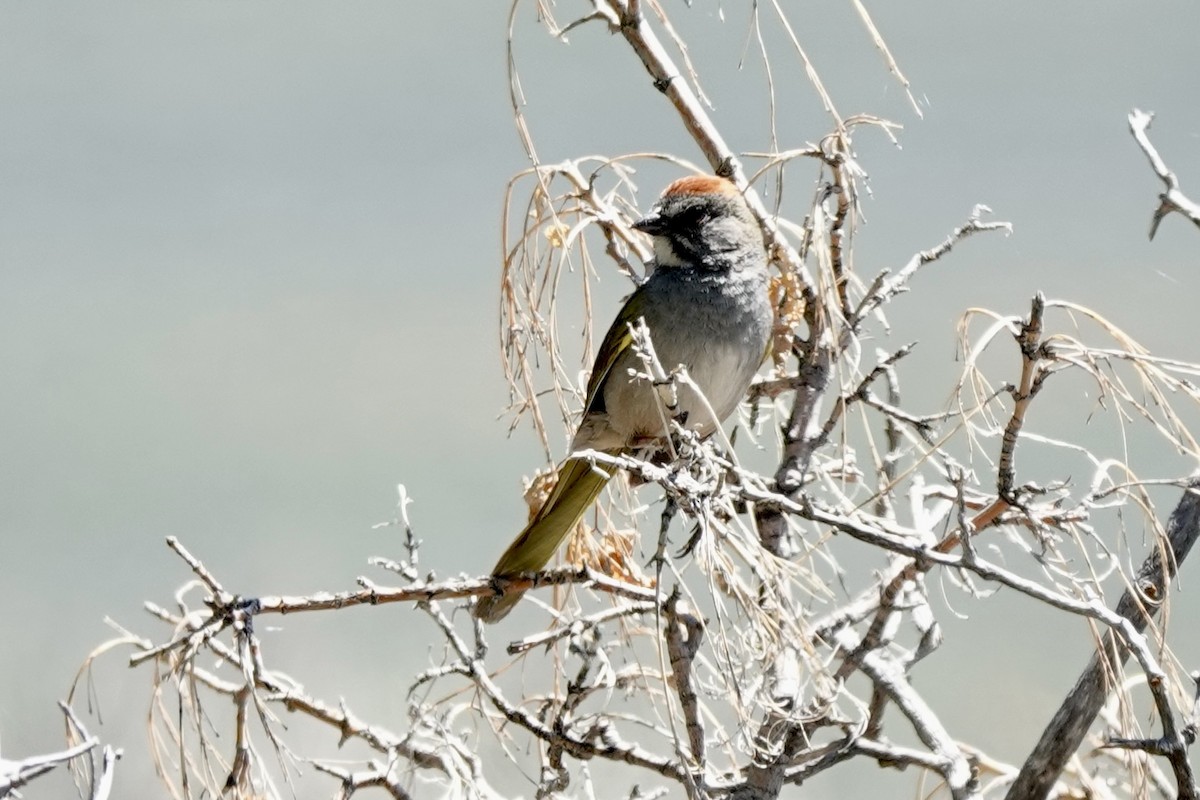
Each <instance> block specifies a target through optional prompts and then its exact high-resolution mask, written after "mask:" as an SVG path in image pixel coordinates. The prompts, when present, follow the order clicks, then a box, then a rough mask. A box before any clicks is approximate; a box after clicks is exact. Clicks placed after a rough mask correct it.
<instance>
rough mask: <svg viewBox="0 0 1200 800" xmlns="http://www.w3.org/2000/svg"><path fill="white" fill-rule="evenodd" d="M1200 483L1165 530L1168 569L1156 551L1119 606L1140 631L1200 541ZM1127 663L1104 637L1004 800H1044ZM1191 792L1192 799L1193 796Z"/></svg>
mask: <svg viewBox="0 0 1200 800" xmlns="http://www.w3.org/2000/svg"><path fill="white" fill-rule="evenodd" d="M1198 489H1200V479H1195V478H1194V479H1193V480H1192V481H1191V482H1189V483H1188V485H1187V487H1186V490H1185V492H1184V495H1183V498H1182V499H1181V500H1180V501H1179V504H1178V505H1177V506H1176V507H1175V511H1174V512H1173V513H1172V514H1171V520H1170V522H1169V523H1168V524H1167V544H1168V545H1169V546H1170V552H1169V553H1167V554H1166V556H1167V558H1166V560H1165V563H1164V558H1163V555H1164V553H1163V550H1162V549H1159V548H1156V549H1155V550H1154V552H1152V553H1151V554H1150V556H1149V557H1148V558H1147V559H1146V561H1145V562H1144V563H1143V564H1142V568H1141V570H1140V571H1139V573H1138V579H1137V582H1136V584H1135V589H1136V592H1134V591H1129V590H1127V591H1126V592H1125V594H1124V595H1123V596H1122V597H1121V602H1120V603H1119V604H1118V605H1117V613H1118V614H1120V615H1121V616H1122V617H1125V618H1126V619H1128V620H1129V624H1130V625H1131V626H1132V627H1133V628H1135V629H1136V630H1138V631H1141V630H1143V629H1144V628H1145V627H1146V624H1147V623H1148V622H1149V621H1150V620H1151V619H1153V617H1154V615H1155V614H1156V613H1157V611H1158V604H1159V603H1161V601H1162V598H1163V597H1165V595H1166V591H1167V585H1168V583H1169V581H1170V580H1171V578H1172V577H1173V576H1174V575H1175V573H1176V571H1177V570H1178V569H1179V565H1180V564H1181V563H1183V560H1184V559H1185V558H1187V555H1188V551H1190V550H1191V548H1192V545H1193V544H1194V543H1195V541H1196V538H1197V536H1200V491H1197V490H1198ZM1128 657H1129V651H1128V649H1127V648H1126V647H1125V646H1124V645H1123V644H1122V642H1121V639H1120V637H1119V636H1118V635H1117V632H1116V631H1113V630H1110V631H1109V632H1108V633H1107V634H1105V636H1104V641H1103V643H1102V644H1101V646H1100V648H1099V650H1098V651H1097V652H1096V653H1095V654H1094V655H1093V656H1092V659H1091V662H1090V663H1089V664H1088V666H1087V668H1086V669H1085V670H1084V671H1083V674H1082V675H1080V676H1079V680H1078V681H1076V682H1075V688H1073V689H1072V690H1071V693H1070V694H1069V695H1067V698H1066V700H1064V701H1063V704H1062V706H1061V707H1060V708H1059V709H1058V711H1057V712H1056V713H1055V715H1054V717H1053V719H1051V720H1050V724H1049V725H1048V726H1047V727H1046V730H1045V731H1044V732H1043V733H1042V738H1041V739H1040V740H1039V741H1038V743H1037V746H1036V747H1035V748H1034V749H1033V752H1032V753H1030V755H1029V758H1028V759H1027V760H1026V761H1025V764H1024V765H1023V766H1022V767H1021V772H1020V774H1019V775H1017V779H1016V780H1015V781H1014V782H1013V785H1012V786H1011V787H1010V788H1009V790H1008V794H1007V795H1006V796H1005V797H1006V800H1030V798H1041V797H1045V796H1046V795H1047V793H1048V792H1049V791H1050V789H1051V787H1052V786H1053V785H1054V781H1055V780H1057V778H1058V776H1059V774H1060V773H1061V772H1062V770H1063V767H1064V766H1066V763H1067V761H1068V759H1070V758H1071V756H1072V754H1073V753H1074V752H1075V751H1076V749H1078V747H1079V745H1080V743H1081V742H1082V741H1083V737H1084V736H1085V735H1086V734H1087V731H1088V728H1090V727H1091V725H1092V721H1093V720H1094V719H1095V718H1096V714H1097V713H1099V711H1100V708H1101V706H1103V705H1104V701H1105V699H1106V698H1107V697H1108V693H1109V690H1110V689H1111V688H1112V687H1111V686H1109V684H1108V681H1107V680H1106V677H1105V676H1107V675H1114V674H1118V673H1120V671H1121V669H1122V667H1123V665H1124V664H1125V661H1126V660H1127V659H1128ZM1179 792H1180V794H1179V796H1180V797H1181V798H1194V797H1196V796H1197V795H1196V787H1195V786H1194V785H1192V786H1190V787H1189V786H1182V785H1181V786H1180V787H1179ZM1189 792H1190V793H1189Z"/></svg>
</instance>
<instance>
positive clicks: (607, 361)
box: [583, 289, 645, 415]
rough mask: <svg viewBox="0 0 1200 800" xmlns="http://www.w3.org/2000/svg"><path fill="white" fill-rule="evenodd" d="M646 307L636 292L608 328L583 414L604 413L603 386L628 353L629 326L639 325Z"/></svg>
mask: <svg viewBox="0 0 1200 800" xmlns="http://www.w3.org/2000/svg"><path fill="white" fill-rule="evenodd" d="M644 303H645V295H644V293H643V291H642V290H641V289H638V290H636V291H635V292H634V293H633V294H631V295H630V296H629V299H628V300H626V301H625V305H624V306H622V307H621V310H620V312H618V314H617V318H616V319H614V320H613V324H612V325H611V326H610V327H609V329H608V333H606V334H604V340H603V341H602V342H601V343H600V350H599V352H597V353H596V361H595V363H594V364H593V365H592V375H591V377H590V378H588V385H587V400H586V401H584V404H583V413H584V414H585V415H586V414H592V413H603V412H604V410H605V409H604V391H603V388H604V382H605V381H606V380H607V379H608V375H609V373H611V372H612V370H613V367H614V366H615V365H616V363H617V361H618V360H620V358H621V356H622V355H624V354H625V352H626V351H627V350H628V349H629V346H630V344H631V343H632V342H633V334H632V333H630V331H629V325H630V323H632V322H636V321H637V319H638V317H640V316H641V315H642V306H643V304H644Z"/></svg>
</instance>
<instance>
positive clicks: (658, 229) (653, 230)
mask: <svg viewBox="0 0 1200 800" xmlns="http://www.w3.org/2000/svg"><path fill="white" fill-rule="evenodd" d="M633 229H634V230H635V231H641V232H642V233H648V234H650V235H651V236H654V235H655V234H658V233H662V232H663V231H664V230H665V229H666V226H665V224H664V222H663V218H662V215H661V214H659V213H658V212H657V211H651V212H650V213H649V214H647V215H646V216H644V217H642V218H641V219H639V220H638V221H637V222H635V223H633Z"/></svg>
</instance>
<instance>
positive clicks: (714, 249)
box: [475, 176, 772, 622]
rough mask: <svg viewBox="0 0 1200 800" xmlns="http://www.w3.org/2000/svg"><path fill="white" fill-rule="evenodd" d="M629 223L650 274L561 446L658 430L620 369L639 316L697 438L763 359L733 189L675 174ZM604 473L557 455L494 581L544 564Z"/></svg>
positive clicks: (753, 260)
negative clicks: (682, 371) (678, 376)
mask: <svg viewBox="0 0 1200 800" xmlns="http://www.w3.org/2000/svg"><path fill="white" fill-rule="evenodd" d="M633 227H634V228H636V229H637V230H639V231H643V232H644V233H647V234H649V235H650V236H651V237H652V239H653V242H654V263H653V266H654V269H653V272H652V273H651V275H650V277H649V278H648V279H647V280H646V282H645V283H643V284H642V285H641V286H639V287H638V289H637V290H636V291H635V292H634V293H633V294H632V295H630V297H629V299H628V300H627V301H626V302H625V305H624V307H622V308H621V311H620V313H619V314H617V318H616V320H614V321H613V324H612V326H611V327H610V328H609V329H608V333H607V334H606V335H605V337H604V341H603V343H601V345H600V350H599V353H598V354H597V356H596V363H595V365H594V366H593V367H592V374H591V378H590V379H589V380H588V386H587V399H586V402H585V404H584V408H583V418H582V419H581V420H580V422H579V428H578V430H577V431H576V433H575V438H574V439H573V440H572V441H571V452H572V453H577V452H579V451H582V450H597V451H602V452H606V453H612V454H618V453H624V452H627V451H629V450H631V449H633V448H635V447H639V446H643V445H646V444H648V443H650V442H653V441H654V440H656V439H659V440H661V439H663V438H664V437H665V436H666V435H667V433H668V431H667V429H666V425H665V422H664V421H665V419H666V417H665V415H664V413H663V411H662V408H661V401H660V400H659V397H658V393H657V392H656V391H655V389H654V387H653V385H652V384H651V383H650V382H649V381H647V380H645V379H642V378H635V377H631V375H630V372H631V370H636V371H638V372H642V371H644V367H643V365H642V363H641V361H640V359H639V358H638V356H637V355H636V354H635V353H634V352H633V348H632V346H631V344H632V339H633V337H632V334H631V332H630V327H629V326H630V325H631V324H633V323H636V322H637V320H638V319H639V318H643V319H645V321H646V327H647V328H648V329H649V331H650V341H651V343H652V344H653V346H654V350H655V352H656V353H657V355H658V360H659V362H660V363H661V364H662V366H663V368H664V369H665V370H667V371H668V372H670V371H671V370H673V369H675V368H676V367H678V366H680V365H682V366H684V367H685V368H686V369H687V373H688V375H689V376H690V377H691V379H692V381H693V382H694V383H695V384H696V386H698V387H699V388H700V391H701V392H702V393H703V395H704V397H703V398H700V397H698V396H697V395H696V392H695V390H694V389H691V388H690V387H688V386H687V385H680V386H679V388H678V409H677V412H676V413H677V415H678V416H677V418H679V419H682V420H684V424H685V425H686V426H687V427H688V428H690V429H692V430H695V431H696V432H698V433H699V434H700V435H701V436H708V435H710V434H712V433H713V432H714V431H715V430H717V428H718V427H719V426H720V424H721V422H722V421H723V420H724V419H725V418H726V417H727V416H729V414H730V413H731V412H732V411H733V410H734V409H735V408H737V405H738V403H739V402H740V401H741V399H742V397H743V396H744V395H745V393H746V389H747V387H748V386H749V385H750V381H751V379H752V378H753V377H754V373H755V372H757V371H758V367H759V365H760V364H761V363H762V361H763V358H764V356H765V355H766V350H767V343H768V341H769V338H770V335H771V325H772V313H771V304H770V300H769V299H768V288H767V287H768V276H767V255H766V251H765V248H764V247H763V237H762V232H761V230H760V229H759V227H758V223H757V222H756V221H755V219H754V216H753V215H752V214H751V213H750V209H749V207H748V206H747V205H746V201H745V200H744V199H743V198H742V195H741V193H740V192H739V191H738V189H737V187H736V186H734V185H733V184H732V183H730V182H729V181H727V180H724V179H723V178H714V177H711V176H692V177H688V178H682V179H680V180H677V181H675V182H674V183H672V184H671V185H670V186H668V187H667V189H666V191H665V192H663V195H662V197H661V198H660V199H659V201H658V202H657V203H656V204H655V205H654V207H653V208H651V209H650V213H649V214H647V215H646V216H645V217H644V218H642V219H640V220H638V221H637V222H635V223H634V225H633ZM611 476H612V469H611V468H609V467H604V466H602V465H599V464H593V463H592V462H589V461H588V460H587V459H586V458H577V457H574V456H568V457H567V459H566V461H564V462H563V463H562V465H561V466H560V467H559V470H558V482H557V483H556V484H555V486H554V489H553V490H552V491H551V493H550V497H549V498H548V499H547V500H546V502H545V504H544V505H543V506H542V508H541V510H539V511H538V512H537V513H536V514H535V515H534V517H533V519H532V520H530V522H529V524H528V525H526V526H525V530H523V531H521V533H520V535H519V536H517V538H516V540H515V541H514V542H513V543H512V544H511V545H509V547H508V549H507V550H505V551H504V555H502V556H500V560H499V562H497V564H496V566H495V568H494V569H493V570H492V574H493V575H494V576H496V577H498V578H503V577H506V576H511V575H516V574H518V573H522V572H531V571H535V570H539V569H541V568H542V567H544V566H545V565H546V563H547V562H548V561H549V560H550V558H551V557H552V556H553V555H554V552H555V551H556V550H557V549H558V546H559V545H560V544H562V541H563V540H564V539H565V538H566V537H567V535H568V534H569V533H570V532H571V531H572V530H573V529H574V528H575V525H576V524H577V523H578V522H579V520H580V519H581V518H582V517H583V515H584V513H585V512H586V511H587V509H588V508H589V507H590V506H591V504H592V502H593V501H595V499H596V497H597V496H599V494H600V491H601V490H602V489H603V488H604V484H605V483H607V482H608V479H609V478H610V477H611ZM500 588H503V587H502V585H501V587H500ZM522 594H523V592H522V591H518V590H513V589H509V590H508V591H505V592H504V593H503V594H500V595H495V596H489V597H484V598H482V599H481V600H480V602H479V603H478V605H476V607H475V616H476V617H478V618H479V619H481V620H483V621H485V622H495V621H497V620H499V619H501V618H502V617H503V616H504V615H505V614H507V613H508V612H509V611H510V610H511V609H512V607H513V606H514V605H516V603H517V601H518V600H520V599H521V595H522Z"/></svg>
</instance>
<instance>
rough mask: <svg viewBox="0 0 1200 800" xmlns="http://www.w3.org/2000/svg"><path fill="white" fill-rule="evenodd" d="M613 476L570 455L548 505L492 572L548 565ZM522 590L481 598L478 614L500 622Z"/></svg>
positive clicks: (501, 573) (507, 572) (530, 569)
mask: <svg viewBox="0 0 1200 800" xmlns="http://www.w3.org/2000/svg"><path fill="white" fill-rule="evenodd" d="M611 477H612V473H611V472H610V471H609V470H608V469H607V468H605V467H603V466H600V465H595V466H593V465H592V464H591V462H589V461H588V460H587V459H584V458H569V459H567V460H566V461H565V462H563V465H562V466H561V467H559V469H558V483H557V484H555V486H554V490H553V491H551V492H550V497H549V498H548V499H547V500H546V503H545V505H543V506H542V508H541V510H540V511H538V513H537V516H535V517H534V518H533V519H532V520H530V522H529V524H528V525H526V526H525V530H523V531H521V533H520V535H519V536H517V538H516V539H515V540H514V541H513V543H512V544H510V545H509V546H508V549H507V550H505V551H504V555H502V556H500V560H499V561H497V562H496V566H495V567H493V568H492V574H493V575H495V576H498V577H503V576H506V575H515V574H517V573H520V572H533V571H535V570H539V569H541V568H542V567H544V566H546V564H547V563H548V562H549V561H550V559H551V558H552V557H553V556H554V553H555V552H556V551H557V550H558V547H559V545H561V544H562V543H563V540H564V539H566V538H567V536H568V535H570V533H571V531H573V530H574V529H575V525H576V524H577V523H578V522H579V520H580V519H581V518H582V517H583V515H584V513H585V512H586V511H587V510H588V509H589V508H590V507H591V505H592V503H594V502H595V500H596V498H597V497H599V496H600V492H601V491H602V490H603V489H604V485H605V484H606V483H608V480H609V478H611ZM523 594H524V592H523V591H509V592H506V593H504V594H502V595H498V596H492V597H484V598H481V599H480V601H479V603H478V605H476V606H475V617H476V618H477V619H480V620H482V621H484V622H497V621H499V620H500V619H503V618H504V615H506V614H507V613H508V612H509V611H511V610H512V607H513V606H515V605H516V604H517V601H518V600H520V599H521V595H523Z"/></svg>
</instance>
